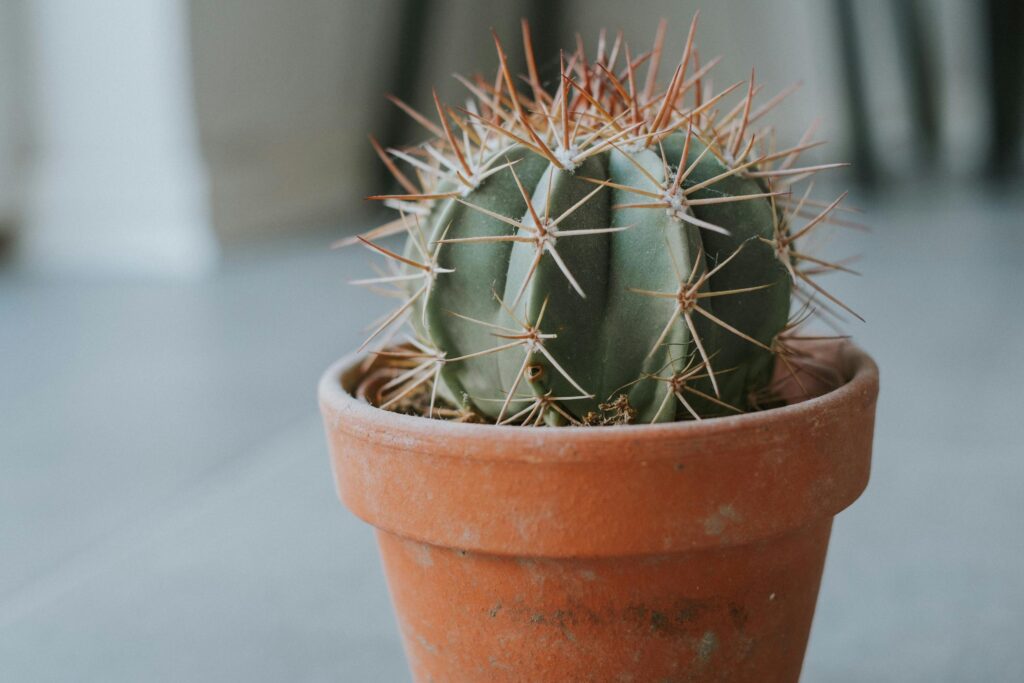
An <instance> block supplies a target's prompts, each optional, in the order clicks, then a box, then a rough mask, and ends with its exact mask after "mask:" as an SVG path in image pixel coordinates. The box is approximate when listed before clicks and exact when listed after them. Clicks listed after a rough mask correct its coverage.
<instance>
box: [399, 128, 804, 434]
mask: <svg viewBox="0 0 1024 683" xmlns="http://www.w3.org/2000/svg"><path fill="white" fill-rule="evenodd" d="M685 145H686V135H684V134H683V133H679V132H676V133H673V134H671V135H669V136H667V137H666V138H665V139H664V140H662V142H661V144H660V146H657V147H653V146H652V147H649V148H646V149H632V150H629V151H628V152H625V151H621V150H619V149H617V148H613V149H610V150H606V151H602V152H600V153H598V154H594V155H592V156H589V157H588V158H587V159H586V160H584V161H583V162H582V163H581V164H580V165H579V166H577V167H575V168H573V169H572V170H562V169H559V168H558V167H556V166H555V165H554V164H552V163H551V162H550V161H548V160H547V159H546V158H544V157H543V156H540V155H538V154H536V153H535V152H533V151H532V150H529V149H527V148H525V147H522V146H513V147H511V148H508V149H506V150H503V151H500V152H498V153H497V154H496V156H497V157H500V159H494V160H493V163H494V164H498V163H499V162H501V163H504V162H505V160H506V159H507V161H510V162H514V164H513V165H512V167H510V168H506V169H504V170H502V171H500V172H498V173H495V174H494V175H492V176H490V177H488V178H487V179H486V180H484V181H482V182H481V183H480V184H479V185H478V186H477V187H476V188H474V189H472V190H469V191H466V192H464V193H462V194H461V195H459V196H457V197H451V198H444V199H441V200H439V201H438V202H437V203H436V204H435V205H434V207H433V209H432V211H431V214H430V216H429V218H428V220H427V221H426V223H425V225H424V229H425V230H426V231H427V232H428V233H429V240H430V241H431V242H433V243H436V244H437V245H438V246H437V247H436V248H437V249H438V252H437V264H438V265H439V266H441V267H442V268H444V269H449V270H451V271H452V272H444V273H443V274H438V275H436V277H435V278H434V281H433V283H432V287H431V292H430V295H429V297H424V298H423V299H422V300H421V301H420V302H419V304H418V306H419V308H420V310H419V313H418V315H416V316H414V319H415V320H416V326H417V328H418V333H419V334H420V336H421V337H423V338H424V339H425V340H429V342H430V344H431V345H432V346H433V347H434V348H436V349H437V350H438V351H440V352H442V353H444V354H445V362H444V364H443V366H442V367H441V370H440V379H441V383H442V387H441V391H442V392H443V393H444V394H446V395H447V397H448V398H449V399H451V400H454V401H455V402H457V403H459V404H462V405H465V406H469V407H471V408H472V409H473V410H475V411H476V412H478V413H480V414H483V415H485V416H487V417H488V418H490V419H493V420H500V419H503V418H508V417H510V416H512V415H515V414H516V413H518V412H520V411H521V409H523V408H524V407H525V406H527V405H529V403H530V401H531V400H532V399H533V398H534V397H547V399H548V400H550V401H551V402H553V403H557V405H558V406H559V407H560V410H547V412H546V415H545V418H546V419H547V420H548V421H549V422H551V423H559V422H564V421H566V420H567V419H569V418H571V419H576V420H579V419H582V418H583V417H584V416H585V415H587V414H588V413H590V412H591V411H599V405H600V404H601V403H606V402H608V401H610V400H613V399H615V398H617V397H619V396H621V395H625V396H626V397H627V399H628V403H629V406H630V407H631V408H632V409H633V410H635V411H636V418H635V419H636V421H640V422H659V421H672V420H677V419H687V418H690V417H692V416H693V413H696V414H698V415H700V416H701V417H704V416H710V415H716V414H721V413H723V412H727V411H728V410H729V407H732V408H734V409H736V410H744V409H746V408H747V407H748V396H749V395H750V393H751V392H752V391H754V390H756V389H759V388H761V387H763V386H765V385H766V383H767V382H768V380H769V379H770V375H771V371H772V367H773V360H774V358H773V356H772V354H771V352H770V351H769V350H768V347H770V346H771V345H772V343H773V340H774V338H775V336H776V335H777V334H778V333H779V332H780V331H781V330H782V329H783V328H784V326H785V325H786V321H787V316H788V313H789V300H790V287H791V281H790V275H789V273H788V272H787V270H786V268H785V267H784V266H783V265H782V264H781V263H780V262H779V260H778V259H777V258H776V255H775V250H774V249H773V247H772V245H771V244H770V241H771V240H772V238H773V237H774V235H775V234H776V233H775V231H776V223H777V221H778V220H779V219H778V218H777V217H776V211H775V209H774V207H773V205H772V203H771V201H770V199H769V198H765V197H758V198H753V199H746V200H739V201H728V202H723V203H706V204H701V203H700V202H699V201H698V202H697V204H694V205H689V204H688V202H689V201H691V200H713V199H716V198H727V197H742V196H746V195H763V194H766V193H767V192H766V187H765V186H763V185H762V183H761V182H760V181H758V180H757V179H755V178H751V177H747V176H745V175H744V174H743V173H734V174H732V175H728V176H727V177H723V178H720V179H718V180H715V181H714V182H710V183H708V182H707V181H710V180H714V179H715V178H716V177H718V176H720V175H721V174H724V173H726V171H728V168H729V167H728V166H727V165H725V164H724V163H723V162H722V161H721V160H720V159H719V158H718V157H716V155H715V154H714V153H704V152H705V145H704V144H702V143H701V142H700V141H699V140H698V139H697V137H696V136H694V137H693V138H692V139H691V142H690V144H689V149H688V150H687V151H688V156H687V160H686V166H687V167H690V166H691V165H693V164H695V162H696V165H695V166H694V167H693V169H692V171H691V172H690V173H689V174H687V175H686V177H685V180H684V181H683V182H682V186H681V189H682V191H685V190H689V189H690V188H693V187H694V186H697V185H700V186H701V187H700V188H699V189H697V190H693V191H691V193H690V194H689V195H688V196H686V198H685V200H684V201H683V202H682V203H678V202H677V203H676V206H675V209H674V211H673V210H667V209H665V208H662V207H644V206H629V205H636V204H644V203H656V202H661V201H664V196H665V194H666V191H667V190H668V189H669V188H670V187H671V185H672V182H673V178H674V177H675V173H676V166H677V163H678V161H679V159H680V157H681V155H682V153H683V149H684V146H685ZM517 180H518V183H517ZM602 181H608V184H606V185H604V186H602V185H601V184H599V183H601V182H602ZM655 181H657V182H655ZM520 184H521V187H522V191H521V189H520ZM624 188H634V189H640V190H645V191H647V192H648V193H649V194H647V195H644V194H639V193H637V192H635V191H631V190H628V189H624ZM524 191H525V195H526V196H528V197H530V198H531V202H530V203H531V205H532V209H531V206H529V205H528V204H527V201H526V199H525V197H524ZM677 196H680V197H682V194H681V192H680V193H679V194H678V195H677ZM655 197H656V198H655ZM681 212H686V213H687V215H689V216H692V217H694V218H696V219H697V220H698V221H703V222H705V223H707V224H710V226H711V227H705V226H698V225H695V224H694V222H687V221H685V220H680V219H679V218H678V214H679V213H681ZM538 220H539V221H540V222H541V224H542V225H544V226H545V227H544V231H538V230H537V222H538ZM516 223H518V224H520V225H521V226H525V229H524V228H523V227H519V226H517V225H515V224H516ZM552 224H553V225H552ZM714 227H718V228H721V229H722V231H725V232H727V233H728V234H723V232H722V231H719V230H716V229H714ZM619 228H621V229H619ZM577 231H582V232H580V234H576V235H574V234H573V233H574V232H577ZM538 235H541V236H538ZM481 238H487V239H486V240H485V239H481ZM759 238H760V239H759ZM726 260H728V263H725V261H726ZM712 271H713V274H711V275H710V277H705V274H706V273H708V272H712ZM570 278H571V279H570ZM701 280H704V282H703V283H702V284H701V285H700V287H699V288H695V290H694V296H691V297H685V296H684V297H683V299H680V298H679V297H678V296H677V294H678V293H679V291H680V287H681V284H684V283H690V284H695V283H699V282H701ZM688 289H691V288H688ZM698 307H699V308H698ZM670 320H671V322H670ZM498 349H500V350H498ZM688 371H689V374H690V376H691V378H690V379H687V380H685V381H684V380H683V376H684V375H686V374H687V372H688ZM673 378H675V381H674V382H673V381H672V380H673ZM712 379H714V381H712ZM684 387H687V388H684ZM676 394H679V395H680V396H681V397H682V398H685V399H686V400H685V402H684V401H682V400H677V399H676V396H675V395H676Z"/></svg>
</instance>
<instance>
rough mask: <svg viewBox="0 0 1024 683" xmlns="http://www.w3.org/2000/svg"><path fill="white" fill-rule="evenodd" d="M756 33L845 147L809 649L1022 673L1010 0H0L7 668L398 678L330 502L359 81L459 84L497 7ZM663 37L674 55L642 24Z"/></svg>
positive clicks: (361, 541)
mask: <svg viewBox="0 0 1024 683" xmlns="http://www.w3.org/2000/svg"><path fill="white" fill-rule="evenodd" d="M698 7H699V8H700V10H701V29H700V31H699V38H698V44H699V47H700V52H701V56H702V58H704V59H705V60H706V59H707V58H710V57H712V56H715V55H719V54H721V55H723V56H724V57H725V59H724V60H723V62H722V64H721V65H720V66H718V67H716V69H715V79H716V83H717V84H719V85H725V84H728V83H732V82H735V81H738V80H742V79H745V78H747V77H748V75H749V70H750V67H751V65H754V64H756V65H757V74H758V81H759V82H763V83H766V84H767V85H768V91H769V92H772V91H777V90H781V89H783V88H784V87H786V86H788V85H790V84H791V83H793V82H797V81H800V82H802V84H803V85H802V88H801V89H800V90H799V91H798V92H796V93H795V94H794V95H792V96H791V97H790V98H788V99H787V100H786V101H785V102H784V103H783V104H782V105H781V106H780V107H779V108H778V110H777V111H776V113H775V115H774V122H775V123H776V125H777V128H778V131H779V137H780V139H781V140H788V141H791V142H795V140H796V139H797V138H799V136H800V134H801V133H802V132H803V130H804V129H805V128H806V126H807V124H808V123H809V122H810V121H811V120H813V119H814V118H816V117H818V118H820V120H821V125H820V127H819V137H822V138H825V139H828V140H829V141H830V145H828V146H827V147H826V148H825V149H824V150H821V149H815V150H813V152H814V153H816V154H817V156H815V154H810V155H809V156H808V159H810V160H814V161H826V160H827V161H832V160H836V159H846V160H851V161H853V162H854V165H853V166H852V167H851V168H850V169H849V170H845V171H842V172H838V173H834V174H833V175H831V176H829V177H828V178H824V177H823V178H822V180H821V181H819V183H820V184H822V185H824V186H825V187H824V189H823V190H822V194H823V195H827V194H828V192H829V191H831V190H832V189H835V190H836V192H838V191H839V190H840V189H841V188H844V187H850V188H851V189H852V192H851V200H852V203H853V204H854V205H857V206H859V207H860V208H861V209H863V211H864V214H863V216H862V220H863V221H864V222H866V223H869V224H870V225H871V226H872V227H873V230H872V232H871V233H861V232H857V231H846V232H840V233H838V234H837V235H836V238H835V240H834V246H835V248H836V249H838V250H839V251H840V252H842V253H844V254H851V253H852V254H862V255H863V256H862V259H861V260H860V261H859V262H858V267H859V268H860V269H861V270H862V272H863V277H861V278H852V277H846V276H841V277H838V278H836V280H835V282H834V285H833V288H834V291H835V292H837V293H839V294H840V295H841V296H842V297H843V298H844V300H845V301H847V302H848V303H850V304H851V305H852V306H853V307H854V308H856V309H857V310H858V311H859V312H860V313H861V314H863V315H864V316H865V318H867V321H868V322H867V323H866V324H863V325H861V324H856V325H851V326H850V328H849V330H848V331H849V332H850V333H851V334H852V335H853V336H854V338H855V339H856V340H857V341H858V343H860V344H861V345H863V346H864V347H865V348H866V349H867V350H868V351H869V352H871V353H872V354H873V355H874V356H875V357H876V359H877V360H878V362H879V364H880V366H881V368H882V385H883V388H882V397H881V401H880V404H879V415H878V430H877V435H876V453H875V468H874V474H873V480H872V483H871V485H870V487H869V489H868V491H867V493H866V494H865V495H864V497H863V498H862V499H861V500H860V501H858V502H857V504H855V505H854V507H853V508H851V509H850V510H848V511H847V512H845V513H843V514H842V515H841V516H840V517H839V518H838V519H837V521H836V524H835V533H834V535H833V542H832V548H831V550H830V556H829V560H828V566H827V568H826V574H825V579H824V583H823V586H822V593H821V597H820V601H819V610H818V614H817V617H816V621H815V625H814V629H813V632H812V636H811V642H810V647H809V651H808V655H807V662H806V665H805V670H804V677H803V679H802V680H804V681H808V682H814V681H838V682H845V681H850V682H853V681H901V682H902V681H930V682H934V681H1020V680H1024V650H1022V648H1021V647H1020V644H1021V642H1022V641H1024V496H1022V495H1021V491H1022V485H1024V446H1022V444H1024V426H1022V421H1021V419H1020V417H1019V415H1020V413H1021V409H1022V408H1024V394H1022V393H1021V387H1024V362H1022V361H1021V351H1022V350H1024V345H1022V344H1024V343H1022V341H1021V339H1024V304H1022V303H1021V298H1020V295H1019V292H1020V291H1022V289H1024V267H1022V264H1024V259H1022V256H1021V254H1022V253H1024V192H1022V190H1024V184H1022V182H1021V175H1020V173H1021V161H1022V149H1021V131H1022V126H1024V99H1022V95H1024V93H1022V82H1024V48H1022V46H1024V43H1022V42H1021V39H1020V36H1021V35H1022V34H1024V4H1022V3H1020V2H1018V1H1017V0H858V2H856V3H855V2H853V0H719V1H716V2H697V1H696V0H643V1H635V2H629V3H618V2H608V1H606V0H587V1H586V2H584V1H583V0H564V1H558V0H543V1H542V0H505V1H504V2H501V3H479V2H470V1H469V0H375V1H373V2H370V1H369V0H365V1H361V0H293V1H291V2H281V1H275V0H191V1H188V0H91V1H90V2H88V3H86V2H78V1H76V0H0V679H2V680H4V681H8V680H9V681H65V680H67V681H71V680H74V681H92V680H97V681H99V680H102V681H139V680H145V681H182V680H188V681H221V680H243V679H244V680H254V681H255V680H266V681H281V680H293V681H319V680H342V681H385V682H391V681H405V680H407V673H406V671H405V664H404V661H403V659H402V654H401V646H400V643H399V641H398V636H397V629H396V628H395V625H394V622H393V618H392V616H391V613H390V607H389V604H388V598H387V593H386V588H385V586H384V582H383V578H382V576H381V574H380V570H379V566H378V560H377V556H376V549H375V547H374V541H373V536H372V533H371V531H370V530H369V529H368V528H366V527H365V526H364V525H363V524H362V523H360V522H358V521H357V520H355V519H354V518H353V517H352V516H351V515H349V514H348V513H347V512H345V511H344V510H343V508H342V507H341V506H340V504H338V503H337V501H336V499H335V498H334V492H333V488H332V482H331V479H330V474H329V468H328V459H327V454H326V448H325V446H324V442H323V436H322V433H321V428H320V425H319V418H318V415H317V409H316V404H315V399H314V391H315V384H316V380H317V378H318V375H319V373H320V372H321V371H322V370H323V369H324V368H325V367H326V366H327V364H328V363H329V362H330V361H332V360H333V359H335V358H337V357H338V356H340V355H342V354H345V353H347V352H349V351H350V350H352V349H353V348H355V347H356V346H357V345H358V344H359V342H360V341H361V340H362V338H363V336H364V332H363V329H364V328H365V326H366V325H367V324H368V323H369V322H370V321H371V320H372V319H374V318H376V317H377V316H378V315H380V314H381V313H382V312H383V311H384V310H385V306H386V305H387V303H388V302H387V301H386V300H380V299H377V298H375V297H373V296H371V295H368V294H366V293H365V292H363V291H359V290H356V289H355V288H351V287H348V286H347V285H346V281H347V280H349V279H351V278H352V277H354V276H357V275H362V274H365V273H366V272H367V263H366V262H367V259H366V257H365V254H362V253H359V252H357V251H343V252H332V251H329V250H328V249H327V245H328V244H329V243H330V242H331V241H333V240H334V239H337V238H338V237H341V236H345V235H348V234H352V233H354V232H356V231H358V230H360V229H365V228H367V227H369V226H371V225H374V224H376V223H377V222H381V221H382V220H383V219H384V218H383V217H382V216H381V215H380V214H379V213H377V208H378V207H375V206H369V205H368V204H367V203H366V202H364V201H363V199H362V198H363V197H364V196H365V195H367V194H369V193H371V192H373V191H379V190H387V189H389V182H390V181H389V180H388V178H387V176H386V172H385V171H384V169H383V168H382V167H381V164H380V163H379V162H378V161H377V160H376V158H375V157H374V154H373V151H372V148H371V147H370V145H369V144H368V142H367V135H368V134H373V135H375V136H377V137H378V138H379V139H380V140H381V141H382V142H384V143H385V144H399V143H407V142H412V141H415V140H417V139H419V137H420V133H419V132H418V131H417V130H416V128H415V124H414V123H413V122H412V121H411V120H410V119H409V118H408V117H406V116H405V115H404V114H402V113H401V112H400V111H398V110H397V109H395V108H394V107H392V106H391V105H389V104H388V103H387V101H386V100H385V94H387V93H393V94H396V95H398V96H399V97H401V98H402V99H404V100H406V101H408V102H410V103H412V104H414V105H415V106H417V107H419V108H421V109H423V110H425V111H426V110H429V103H430V99H429V98H430V89H431V86H432V85H436V86H437V88H438V91H439V93H440V94H441V96H442V98H443V99H447V100H448V101H458V100H461V99H462V98H463V97H464V94H463V91H462V87H461V86H460V85H459V84H458V83H457V82H455V81H454V80H453V79H452V78H451V77H450V75H451V73H452V72H463V73H466V72H469V71H475V70H481V71H483V72H484V73H493V69H494V67H495V65H496V59H495V57H494V55H493V44H492V42H491V38H490V35H489V34H488V29H489V28H491V27H493V28H494V29H495V30H496V31H497V33H498V34H499V35H500V36H501V37H502V39H503V41H504V42H505V44H506V46H507V48H508V49H509V51H510V52H511V53H513V54H514V55H515V59H517V60H519V64H520V65H521V64H522V60H521V56H520V55H519V50H518V46H519V45H520V38H519V19H520V17H527V18H529V19H530V20H531V22H532V25H533V29H534V40H535V46H536V49H537V52H538V57H539V60H540V67H541V75H542V76H544V75H545V74H547V75H551V74H553V73H557V55H558V49H559V48H562V47H565V48H568V49H572V48H573V47H574V46H575V40H576V37H575V35H576V32H577V31H579V32H580V34H581V35H582V36H583V39H584V40H585V41H586V43H587V45H588V46H590V48H591V49H593V45H594V41H595V38H596V35H597V31H598V30H599V29H600V28H601V27H608V28H609V29H613V30H614V29H617V28H621V29H622V30H623V31H624V33H625V36H626V39H627V40H628V41H630V43H631V44H632V45H634V46H636V47H637V49H641V48H645V47H646V46H647V45H649V43H650V41H651V39H652V37H653V34H654V30H655V28H656V25H657V21H658V19H659V18H662V17H664V18H665V19H667V20H668V22H669V40H668V42H667V47H666V50H667V54H669V55H671V54H673V53H674V54H679V53H680V52H681V50H682V45H683V42H684V40H685V33H686V29H687V26H688V24H689V20H690V17H691V16H692V14H693V12H694V10H696V9H697V8H698ZM668 59H669V61H671V59H670V58H668Z"/></svg>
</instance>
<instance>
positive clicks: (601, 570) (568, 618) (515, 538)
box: [320, 343, 878, 683]
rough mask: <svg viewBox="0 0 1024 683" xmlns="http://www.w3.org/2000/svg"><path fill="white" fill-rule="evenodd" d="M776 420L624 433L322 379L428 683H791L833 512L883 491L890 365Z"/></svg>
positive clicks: (759, 416) (840, 355) (866, 363)
mask: <svg viewBox="0 0 1024 683" xmlns="http://www.w3.org/2000/svg"><path fill="white" fill-rule="evenodd" d="M814 353H815V355H816V356H817V357H818V358H819V359H821V360H822V361H823V362H825V363H827V364H828V365H830V366H831V367H833V368H835V369H836V370H837V371H838V372H839V373H840V374H841V375H842V378H843V379H844V380H845V383H843V384H842V386H840V387H839V388H837V389H834V390H832V391H830V392H828V393H826V394H824V395H821V396H818V397H816V398H812V399H809V400H806V401H803V402H800V403H795V404H791V405H787V406H784V407H781V408H776V409H772V410H768V411H763V412H758V413H750V414H745V415H738V416H734V417H723V418H716V419H713V420H705V421H703V422H675V423H664V424H657V425H628V426H615V427H559V428H528V427H497V426H494V425H475V424H455V423H451V422H444V421H440V420H428V419H424V418H420V417H412V416H406V415H399V414H395V413H391V412H387V411H383V410H380V409H377V408H374V407H372V406H370V405H368V404H367V403H365V402H363V401H360V400H358V399H356V398H354V397H353V396H352V395H351V393H350V391H351V390H352V389H353V387H354V386H355V384H356V383H357V381H358V379H359V376H360V373H361V370H360V367H359V363H358V362H357V361H358V359H357V358H355V357H349V358H346V359H342V360H341V361H339V362H338V363H336V364H335V365H333V366H332V367H331V368H329V369H328V371H327V372H326V373H325V374H324V376H323V379H322V380H321V383H320V405H321V410H322V413H323V416H324V423H325V426H326V430H327V436H328V440H329V444H330V450H331V455H332V460H333V466H334V472H335V478H336V482H337V486H338V491H339V494H340V496H341V499H342V500H343V501H344V502H345V504H346V505H347V506H348V507H349V508H350V509H351V510H352V511H353V512H355V513H356V514H357V515H359V516H360V517H361V518H363V519H364V520H366V521H368V522H369V523H371V524H373V525H374V526H375V527H377V530H378V540H379V542H380V548H381V554H382V558H383V562H384V568H385V571H386V574H387V577H388V584H389V588H390V590H391V597H392V600H393V602H394V605H395V610H396V612H397V615H398V622H399V625H400V627H401V631H402V637H403V642H404V644H405V650H406V654H407V655H408V658H409V663H410V667H411V669H412V672H413V676H414V678H415V679H416V680H417V681H437V682H439V683H440V682H447V681H456V682H460V683H461V682H470V681H531V682H542V681H637V682H647V681H665V682H667V681H759V682H762V681H763V682H770V681H795V680H797V679H798V677H799V672H800V667H801V664H802V661H803V655H804V650H805V648H806V644H807V636H808V633H809V630H810V625H811V618H812V616H813V614H814V606H815V601H816V599H817V593H818V586H819V582H820V579H821V572H822V567H823V563H824V559H825V551H826V549H827V546H828V540H829V534H830V529H831V524H832V518H833V517H834V516H835V515H836V513H838V512H839V511H840V510H842V509H844V508H845V507H847V506H848V505H850V504H851V503H852V502H853V501H854V500H855V499H856V498H857V497H858V496H859V495H860V493H861V492H862V491H863V490H864V487H865V486H866V485H867V481H868V475H869V469H870V459H871V442H872V436H873V431H874V410H875V401H876V397H877V393H878V369H877V367H876V366H875V364H874V362H873V361H872V360H871V359H870V358H869V357H868V356H867V355H865V354H864V353H863V352H861V351H860V350H859V349H857V348H856V347H855V346H853V345H851V344H849V343H833V344H823V345H818V346H816V347H815V349H814Z"/></svg>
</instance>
